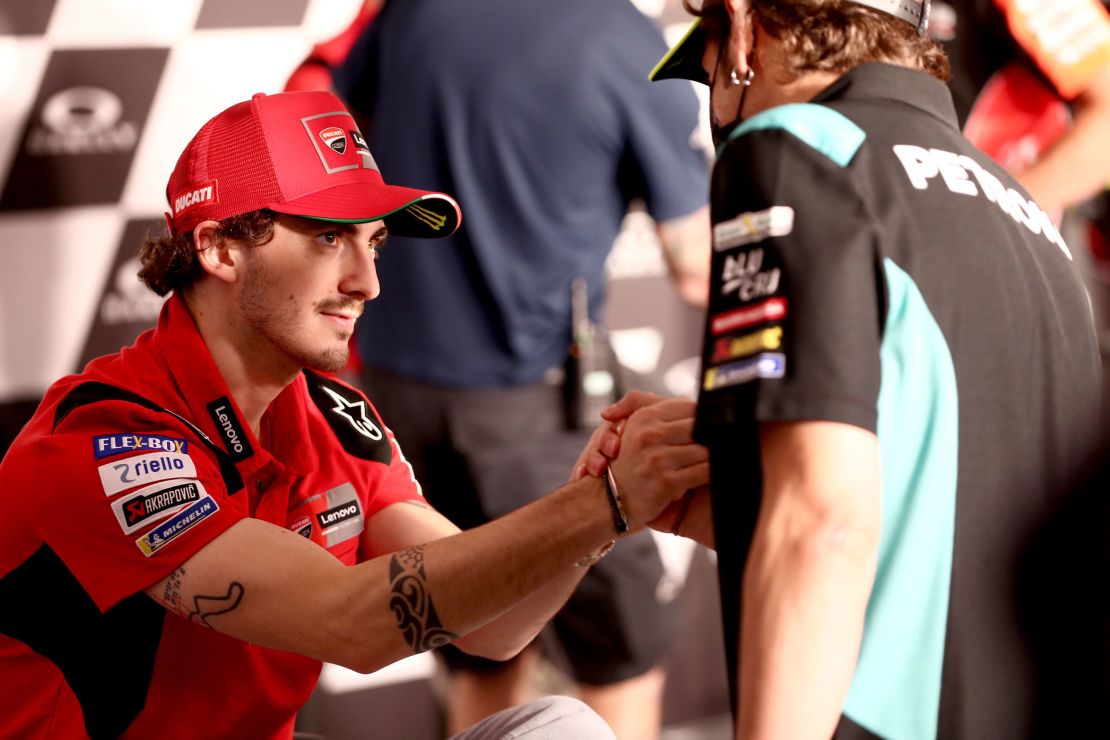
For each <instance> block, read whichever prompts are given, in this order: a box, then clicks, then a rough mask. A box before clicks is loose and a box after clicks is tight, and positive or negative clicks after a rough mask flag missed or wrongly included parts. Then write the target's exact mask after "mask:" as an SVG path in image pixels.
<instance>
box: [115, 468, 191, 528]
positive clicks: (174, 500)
mask: <svg viewBox="0 0 1110 740" xmlns="http://www.w3.org/2000/svg"><path fill="white" fill-rule="evenodd" d="M204 498H208V492H207V491H205V490H204V484H203V483H201V482H200V481H199V480H196V479H195V478H194V479H188V478H179V479H176V480H169V481H164V482H162V483H156V484H155V485H153V486H147V487H146V488H141V489H139V490H138V491H135V492H134V493H130V494H128V495H126V496H121V497H120V498H118V499H116V500H115V501H113V502H112V511H113V512H114V513H115V515H116V521H118V522H119V525H120V528H122V529H123V533H124V534H131V533H132V532H134V531H136V530H139V529H142V528H143V527H145V526H147V525H149V524H150V523H151V522H156V521H160V520H162V519H165V518H166V517H167V516H170V515H171V514H176V513H177V512H179V511H181V509H183V508H185V507H186V506H188V505H190V504H194V503H196V502H198V501H200V500H201V499H204Z"/></svg>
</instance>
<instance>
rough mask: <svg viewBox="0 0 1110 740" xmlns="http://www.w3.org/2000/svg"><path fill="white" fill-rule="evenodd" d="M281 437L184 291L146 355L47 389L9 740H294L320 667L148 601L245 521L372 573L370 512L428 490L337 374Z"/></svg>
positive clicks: (284, 401) (27, 474)
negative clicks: (365, 543)
mask: <svg viewBox="0 0 1110 740" xmlns="http://www.w3.org/2000/svg"><path fill="white" fill-rule="evenodd" d="M129 394H134V395H133V396H132V395H129ZM263 428H264V429H269V430H271V433H270V437H271V438H270V439H268V440H266V442H265V443H264V442H263V441H260V440H259V439H257V438H256V437H255V436H254V435H253V434H252V433H251V430H250V428H249V427H248V426H247V425H246V424H245V423H244V422H243V420H242V416H241V414H240V412H239V409H238V407H237V406H236V405H235V402H234V400H233V399H231V395H230V393H229V391H228V388H227V386H226V385H225V383H224V381H223V378H222V377H221V376H220V373H219V370H218V369H217V368H216V365H215V363H214V362H213V360H212V357H211V355H210V354H209V352H208V348H207V346H206V345H205V344H204V341H203V340H202V339H201V337H200V334H199V333H198V332H197V329H196V325H195V324H194V322H193V320H192V317H191V316H190V315H189V312H188V310H187V309H186V307H185V304H184V301H182V300H181V299H180V298H178V297H176V296H175V297H171V298H170V300H169V301H167V303H166V306H165V307H164V308H163V311H162V315H161V317H160V319H159V322H158V327H157V328H156V329H154V330H153V331H150V332H147V333H145V334H143V335H142V336H141V337H139V339H138V340H137V341H136V342H135V344H134V345H133V346H131V347H128V348H126V349H124V350H123V351H121V352H120V353H118V354H115V355H109V356H105V357H102V358H99V359H97V360H94V361H93V362H92V363H90V364H89V365H88V367H87V368H86V369H85V371H84V372H83V373H81V374H80V375H75V376H70V377H67V378H64V379H62V380H60V381H59V382H58V383H56V384H55V385H54V386H52V387H51V388H50V389H49V391H47V393H46V397H45V398H44V400H43V402H42V405H41V406H40V407H39V409H38V411H37V412H36V414H35V416H34V418H33V419H32V420H31V422H30V423H29V424H28V425H27V427H26V428H25V429H24V430H23V432H22V433H21V434H20V436H19V437H18V438H17V440H16V441H15V443H14V444H13V445H12V447H11V449H10V451H9V452H8V454H7V456H6V457H5V458H4V460H3V463H2V464H0V687H2V689H0V737H65V738H70V737H75V736H80V735H81V734H82V733H87V734H89V735H92V736H94V737H96V736H113V737H114V736H118V735H121V734H122V735H124V736H126V737H144V738H149V737H160V738H173V737H289V736H290V735H291V734H292V730H293V721H294V717H295V713H296V712H297V710H298V709H299V708H300V707H301V706H302V704H303V703H304V702H305V700H306V699H307V698H308V695H309V693H310V692H311V691H312V688H313V686H314V685H315V683H316V679H317V677H318V675H319V671H320V663H319V661H316V660H312V659H309V658H305V657H302V656H299V655H294V654H292V653H284V652H279V651H275V650H270V649H268V648H263V647H258V646H255V645H250V644H247V643H244V642H241V641H239V640H235V639H232V638H230V637H226V636H224V635H221V634H220V633H218V632H215V631H212V630H208V629H205V628H203V627H198V626H197V625H195V624H191V623H190V622H189V621H187V620H186V619H183V618H181V617H179V616H177V615H175V614H172V613H170V612H168V611H167V610H166V609H164V608H163V607H161V606H159V605H158V604H156V603H155V602H154V601H153V600H152V599H150V598H149V597H147V596H146V595H145V594H144V593H143V589H145V588H147V587H148V586H150V585H151V584H153V583H156V582H158V581H159V580H161V579H162V578H164V577H166V576H167V575H169V574H170V573H171V572H172V571H174V570H175V569H176V568H178V567H179V566H181V565H182V564H183V563H184V562H185V561H186V560H188V559H189V557H190V556H192V555H193V554H194V553H195V552H197V551H198V550H200V549H201V548H202V547H204V546H205V544H207V543H208V542H209V541H211V540H212V539H213V538H215V537H216V536H217V535H219V534H220V533H221V532H223V531H224V530H225V529H227V528H228V527H230V526H231V525H232V524H234V523H235V522H237V521H239V520H240V519H242V518H244V517H254V518H257V519H262V520H264V521H267V522H272V523H274V524H277V525H279V526H282V527H287V528H289V529H292V530H293V531H296V532H298V533H300V534H302V535H303V536H305V537H307V538H309V539H311V540H312V541H314V542H316V543H318V544H319V545H320V546H321V547H325V548H326V549H327V550H328V551H329V552H331V553H332V554H333V555H334V556H335V557H336V558H338V559H339V560H341V561H343V562H344V563H347V564H353V563H356V562H358V561H359V560H360V559H361V553H360V549H359V545H360V542H361V535H362V531H363V528H364V521H365V520H366V518H368V517H370V516H373V515H374V514H375V513H376V512H378V511H380V510H381V509H382V508H384V507H386V506H389V505H390V504H393V503H397V502H400V501H406V500H412V499H419V498H421V494H420V490H419V486H418V485H417V484H416V482H415V480H414V478H413V476H412V471H411V469H410V468H409V466H408V463H407V462H406V461H405V459H404V457H403V456H402V454H401V451H400V448H399V447H398V446H397V443H396V441H395V440H394V438H393V435H392V434H391V433H390V432H389V430H388V429H386V427H385V426H384V425H383V424H382V422H381V420H380V419H379V418H378V416H377V413H376V411H375V410H374V409H373V407H372V406H371V405H370V403H369V402H368V401H367V400H366V398H365V397H364V396H363V395H362V394H361V393H360V392H359V391H357V390H355V389H354V388H351V387H350V386H348V385H346V384H343V383H341V382H339V381H337V380H335V379H333V378H330V377H325V376H322V375H318V374H316V373H312V372H309V371H306V372H305V373H303V374H302V375H300V376H298V377H297V379H296V381H295V382H293V383H292V384H291V385H290V386H289V387H288V388H286V389H285V390H284V391H282V393H281V394H279V395H278V397H277V398H276V399H275V400H274V402H273V403H272V404H271V405H270V408H269V409H268V410H267V412H266V415H265V417H264V419H263ZM302 597H303V598H306V599H309V598H312V594H303V595H302Z"/></svg>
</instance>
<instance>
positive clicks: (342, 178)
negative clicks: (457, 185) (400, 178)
mask: <svg viewBox="0 0 1110 740" xmlns="http://www.w3.org/2000/svg"><path fill="white" fill-rule="evenodd" d="M166 200H167V201H168V202H169V206H170V211H169V212H168V213H166V224H167V225H168V226H169V228H170V233H172V234H173V235H175V236H176V235H178V234H184V233H187V232H189V231H191V230H192V229H193V228H194V227H195V226H196V225H197V224H199V223H200V222H201V221H205V220H208V219H212V220H215V221H219V220H220V219H224V218H227V217H229V216H235V215H238V214H240V213H249V212H250V211H256V210H259V209H262V208H268V209H269V210H271V211H275V212H277V213H284V214H288V215H290V216H303V217H305V218H315V219H320V220H322V221H336V222H340V223H362V222H364V221H377V220H378V219H382V220H384V221H385V224H386V228H388V229H389V232H390V233H391V234H397V235H398V236H415V237H423V238H436V237H442V236H449V235H450V234H452V233H454V231H455V229H457V228H458V227H459V223H460V222H461V221H462V211H461V210H459V204H458V203H456V202H455V200H454V198H452V197H450V196H448V195H444V194H443V193H434V192H428V191H425V190H416V189H414V188H403V187H398V186H396V185H387V184H386V183H385V181H384V180H382V174H381V172H379V171H378V165H377V163H375V162H374V158H373V157H372V156H371V155H370V149H369V148H368V147H367V146H366V140H365V139H364V138H363V137H362V134H361V133H360V132H359V130H358V126H357V125H356V124H355V121H354V118H352V117H351V114H350V113H348V112H347V109H346V108H345V107H344V106H343V104H342V103H341V102H339V99H338V98H336V97H335V96H334V95H332V94H331V93H328V92H321V91H311V92H289V93H279V94H276V95H265V94H263V93H258V94H257V95H255V96H254V97H252V98H251V99H250V100H247V101H244V102H242V103H238V104H236V105H233V106H231V107H230V108H228V109H227V110H225V111H224V112H222V113H220V114H219V115H217V116H216V117H215V118H213V119H212V120H210V121H209V122H208V123H206V124H204V126H203V127H201V129H200V131H198V132H197V135H196V136H194V137H193V140H192V141H190V142H189V144H188V145H187V146H186V147H185V151H183V152H182V153H181V157H180V158H179V159H178V160H177V166H176V167H174V170H173V174H171V175H170V181H169V184H168V185H167V186H166Z"/></svg>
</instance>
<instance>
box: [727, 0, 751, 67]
mask: <svg viewBox="0 0 1110 740" xmlns="http://www.w3.org/2000/svg"><path fill="white" fill-rule="evenodd" d="M725 6H726V8H727V10H728V16H729V38H728V42H727V43H728V44H729V46H730V47H732V48H731V49H730V50H729V51H730V52H731V53H730V54H729V57H730V58H731V59H734V60H735V62H734V66H735V67H736V71H737V73H738V74H739V75H740V77H741V78H743V77H745V76H746V75H747V74H748V70H749V69H750V68H751V66H752V58H753V56H754V52H755V41H756V19H755V12H754V11H753V10H752V8H751V4H750V3H749V2H746V0H728V1H727V2H726V3H725Z"/></svg>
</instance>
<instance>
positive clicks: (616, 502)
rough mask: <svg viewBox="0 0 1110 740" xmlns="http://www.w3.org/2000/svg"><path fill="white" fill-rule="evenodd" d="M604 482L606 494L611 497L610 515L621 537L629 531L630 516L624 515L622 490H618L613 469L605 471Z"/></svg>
mask: <svg viewBox="0 0 1110 740" xmlns="http://www.w3.org/2000/svg"><path fill="white" fill-rule="evenodd" d="M604 480H605V494H606V496H608V497H609V513H610V514H612V515H613V526H614V527H615V528H616V530H617V536H618V537H619V536H621V535H622V534H624V533H625V532H627V531H628V516H627V515H626V514H625V513H624V506H623V505H622V504H621V494H620V489H618V488H617V481H616V479H615V478H613V470H612V468H606V469H605V478H604Z"/></svg>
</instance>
